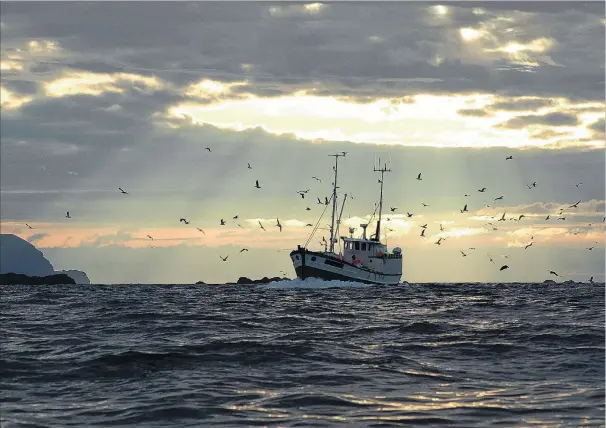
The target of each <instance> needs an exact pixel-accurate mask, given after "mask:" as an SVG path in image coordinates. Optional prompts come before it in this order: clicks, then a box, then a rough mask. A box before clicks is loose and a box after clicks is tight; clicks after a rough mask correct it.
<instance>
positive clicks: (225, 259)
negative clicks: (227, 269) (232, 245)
mask: <svg viewBox="0 0 606 428" xmlns="http://www.w3.org/2000/svg"><path fill="white" fill-rule="evenodd" d="M219 257H220V258H221V260H223V261H224V262H226V261H227V259H228V257H229V255H227V256H225V257H221V256H219Z"/></svg>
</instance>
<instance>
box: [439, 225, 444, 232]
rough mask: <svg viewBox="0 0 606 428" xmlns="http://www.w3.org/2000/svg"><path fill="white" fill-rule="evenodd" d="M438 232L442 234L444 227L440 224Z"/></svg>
mask: <svg viewBox="0 0 606 428" xmlns="http://www.w3.org/2000/svg"><path fill="white" fill-rule="evenodd" d="M440 232H444V226H442V223H440Z"/></svg>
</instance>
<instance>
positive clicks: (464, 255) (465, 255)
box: [459, 250, 467, 257]
mask: <svg viewBox="0 0 606 428" xmlns="http://www.w3.org/2000/svg"><path fill="white" fill-rule="evenodd" d="M459 251H461V250H459ZM461 254H463V257H467V254H465V253H464V252H463V251H461Z"/></svg>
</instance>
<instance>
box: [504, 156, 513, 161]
mask: <svg viewBox="0 0 606 428" xmlns="http://www.w3.org/2000/svg"><path fill="white" fill-rule="evenodd" d="M510 159H513V156H507V157H506V158H505V160H510Z"/></svg>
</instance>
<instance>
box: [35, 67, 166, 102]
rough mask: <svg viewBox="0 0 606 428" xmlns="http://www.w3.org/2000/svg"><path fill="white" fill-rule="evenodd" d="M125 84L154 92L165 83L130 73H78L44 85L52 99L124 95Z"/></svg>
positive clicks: (154, 78)
mask: <svg viewBox="0 0 606 428" xmlns="http://www.w3.org/2000/svg"><path fill="white" fill-rule="evenodd" d="M124 83H129V84H131V85H133V86H134V87H135V88H137V85H141V86H143V88H145V89H152V90H157V89H161V88H162V87H163V83H162V82H161V81H160V80H159V79H157V78H156V77H145V76H139V75H137V74H130V73H115V74H101V73H88V72H76V73H69V74H66V75H65V76H64V77H61V78H59V79H56V80H53V81H51V82H46V83H44V90H45V92H46V94H47V95H48V96H50V97H64V96H69V95H77V94H84V95H92V96H99V95H101V94H103V93H104V92H117V93H123V92H124V88H123V87H121V86H120V85H122V84H124Z"/></svg>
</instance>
